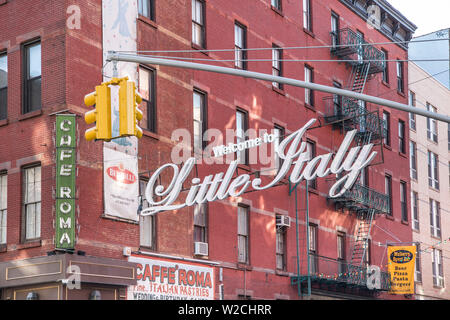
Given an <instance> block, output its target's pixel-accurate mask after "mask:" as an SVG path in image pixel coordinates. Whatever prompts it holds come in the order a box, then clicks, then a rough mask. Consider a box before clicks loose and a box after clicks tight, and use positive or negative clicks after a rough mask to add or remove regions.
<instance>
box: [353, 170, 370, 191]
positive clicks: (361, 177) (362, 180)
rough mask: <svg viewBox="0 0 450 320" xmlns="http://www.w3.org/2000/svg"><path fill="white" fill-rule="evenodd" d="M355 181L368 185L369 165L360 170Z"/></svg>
mask: <svg viewBox="0 0 450 320" xmlns="http://www.w3.org/2000/svg"><path fill="white" fill-rule="evenodd" d="M356 182H357V183H359V184H360V185H362V186H364V187H369V167H365V168H364V169H362V170H361V173H360V174H359V177H358V180H357V181H356Z"/></svg>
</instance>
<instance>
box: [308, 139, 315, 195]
mask: <svg viewBox="0 0 450 320" xmlns="http://www.w3.org/2000/svg"><path fill="white" fill-rule="evenodd" d="M306 152H307V154H308V159H310V160H311V159H313V158H314V157H315V156H316V143H315V142H314V141H311V140H307V141H306ZM308 187H310V188H312V189H317V179H313V180H308Z"/></svg>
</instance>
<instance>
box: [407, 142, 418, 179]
mask: <svg viewBox="0 0 450 320" xmlns="http://www.w3.org/2000/svg"><path fill="white" fill-rule="evenodd" d="M409 166H410V169H411V174H410V175H411V179H414V180H417V144H416V143H415V142H414V141H409Z"/></svg>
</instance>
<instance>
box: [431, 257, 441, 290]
mask: <svg viewBox="0 0 450 320" xmlns="http://www.w3.org/2000/svg"><path fill="white" fill-rule="evenodd" d="M431 267H432V268H433V285H434V286H436V287H440V288H443V287H444V267H443V265H442V250H439V249H433V252H432V254H431Z"/></svg>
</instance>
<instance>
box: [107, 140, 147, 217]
mask: <svg viewBox="0 0 450 320" xmlns="http://www.w3.org/2000/svg"><path fill="white" fill-rule="evenodd" d="M103 152H104V155H105V160H104V172H103V176H104V178H103V179H104V190H105V215H111V213H114V216H116V217H120V218H123V219H127V220H133V221H139V217H138V214H137V210H138V206H139V203H138V193H139V177H138V175H137V160H136V157H135V156H131V155H128V154H126V153H123V152H120V151H114V150H112V149H109V148H104V150H103Z"/></svg>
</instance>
